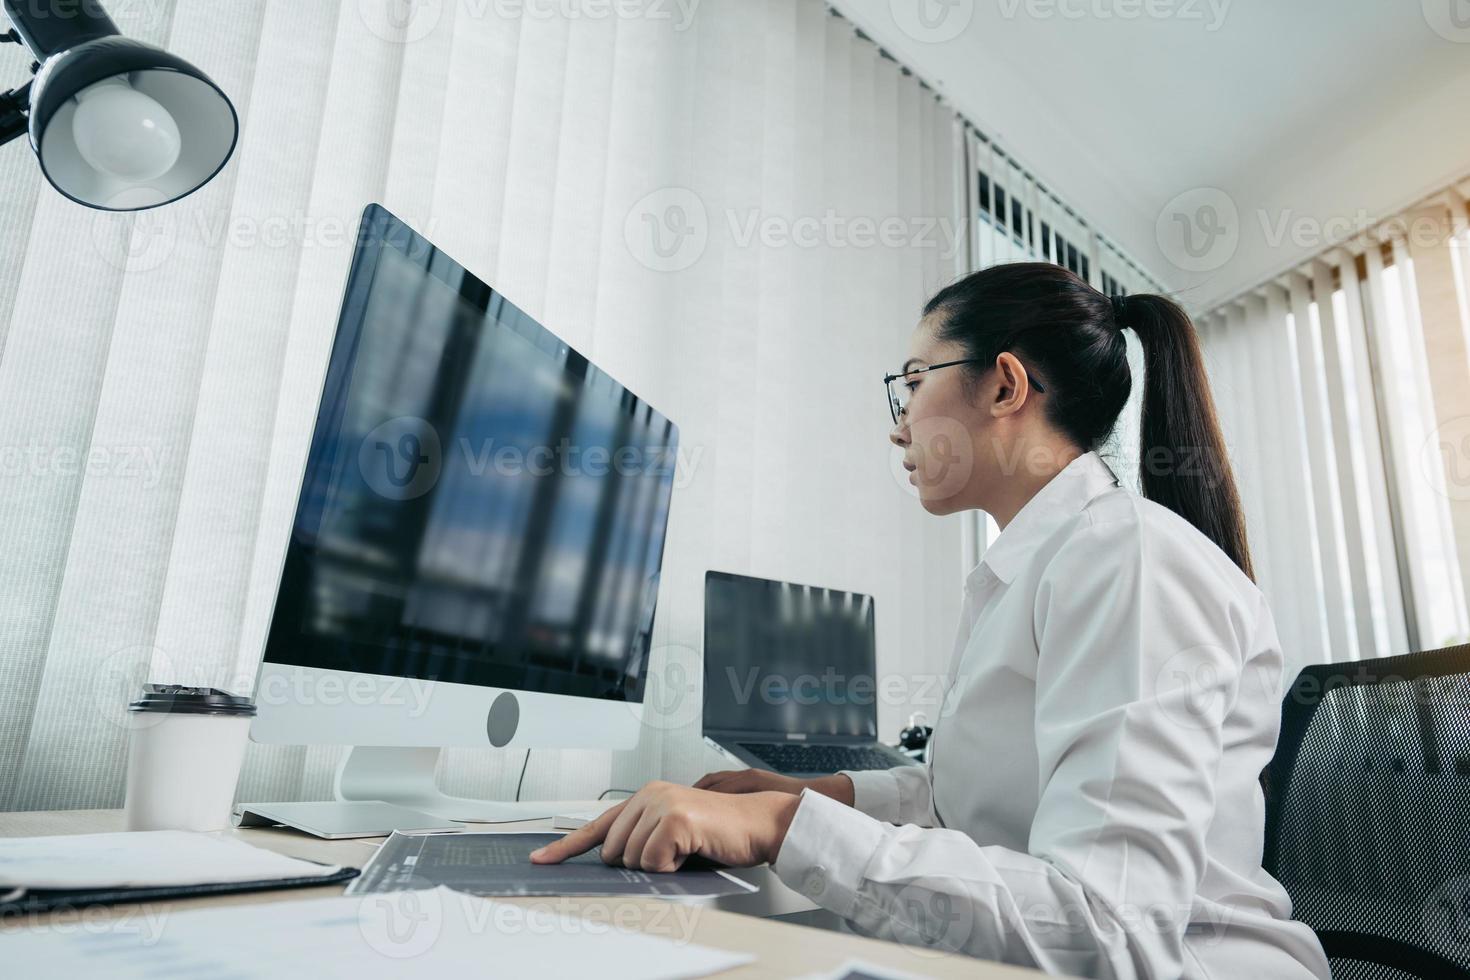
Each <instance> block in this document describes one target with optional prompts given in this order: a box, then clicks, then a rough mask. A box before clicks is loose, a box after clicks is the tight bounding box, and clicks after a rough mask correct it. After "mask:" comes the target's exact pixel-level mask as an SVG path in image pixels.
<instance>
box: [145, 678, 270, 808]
mask: <svg viewBox="0 0 1470 980" xmlns="http://www.w3.org/2000/svg"><path fill="white" fill-rule="evenodd" d="M254 715H255V704H254V702H253V701H251V700H250V699H249V698H245V697H239V696H237V695H233V694H227V693H225V692H224V691H216V690H214V689H213V688H204V687H179V686H177V685H161V684H147V685H145V686H144V688H143V697H142V698H140V699H138V700H137V701H134V702H133V703H132V704H130V705H129V706H128V721H129V725H128V727H129V732H128V789H127V802H126V803H125V804H124V825H125V826H126V828H127V829H128V830H199V831H209V830H224V829H226V828H228V827H229V826H230V809H231V805H232V804H233V803H234V800H235V784H236V783H237V782H238V781H239V779H240V766H241V763H243V762H244V761H245V746H246V744H247V743H248V742H249V740H250V719H251V718H252V717H254Z"/></svg>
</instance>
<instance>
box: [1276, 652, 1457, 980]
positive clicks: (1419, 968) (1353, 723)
mask: <svg viewBox="0 0 1470 980" xmlns="http://www.w3.org/2000/svg"><path fill="white" fill-rule="evenodd" d="M1265 783H1266V850H1265V856H1264V864H1265V867H1266V870H1267V871H1269V872H1270V873H1271V874H1272V875H1274V876H1275V877H1276V879H1277V880H1278V881H1280V882H1281V883H1282V885H1283V886H1285V888H1286V890H1287V892H1288V893H1290V895H1291V898H1292V903H1293V910H1294V915H1295V917H1296V918H1298V919H1300V920H1301V921H1303V922H1305V923H1307V924H1308V925H1310V926H1311V927H1312V928H1313V929H1315V930H1316V931H1317V934H1318V935H1319V936H1320V937H1321V938H1322V944H1323V946H1324V947H1325V948H1326V950H1327V955H1328V957H1329V959H1331V960H1332V965H1333V973H1334V976H1337V977H1350V978H1362V980H1404V978H1406V977H1424V978H1436V980H1438V978H1441V977H1470V645H1467V646H1459V647H1450V648H1447V649H1444V650H1432V651H1429V652H1426V653H1415V654H1408V655H1406V656H1401V657H1385V658H1382V659H1378V660H1365V661H1358V662H1355V663H1341V664H1321V665H1316V666H1312V667H1308V668H1307V669H1305V670H1303V671H1302V673H1301V675H1300V676H1298V677H1297V679H1296V681H1295V683H1294V684H1293V685H1292V689H1291V692H1290V694H1288V696H1287V698H1286V701H1285V704H1284V705H1283V707H1282V726H1281V739H1280V742H1279V744H1278V745H1277V749H1276V755H1275V758H1273V759H1272V761H1271V766H1270V767H1269V768H1268V769H1267V771H1266V773H1265Z"/></svg>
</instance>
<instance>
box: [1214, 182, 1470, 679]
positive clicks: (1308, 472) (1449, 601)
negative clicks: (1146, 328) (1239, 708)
mask: <svg viewBox="0 0 1470 980" xmlns="http://www.w3.org/2000/svg"><path fill="white" fill-rule="evenodd" d="M1465 189H1466V188H1465V186H1464V185H1460V186H1458V187H1451V188H1447V189H1445V190H1444V191H1442V192H1440V193H1437V194H1435V195H1433V196H1431V197H1429V198H1428V199H1426V200H1424V201H1422V202H1420V203H1419V204H1417V205H1415V206H1414V207H1412V208H1410V209H1408V210H1407V211H1405V212H1403V213H1402V214H1399V215H1395V216H1393V217H1392V218H1390V219H1388V220H1385V221H1384V222H1382V223H1381V224H1379V225H1378V226H1376V227H1374V228H1372V229H1370V230H1368V231H1365V232H1363V233H1362V234H1360V235H1358V236H1357V237H1356V238H1355V239H1353V240H1351V241H1348V242H1344V243H1342V244H1341V245H1340V246H1338V247H1334V248H1332V249H1329V250H1328V251H1326V252H1324V253H1323V254H1321V255H1318V256H1315V257H1314V258H1313V259H1311V260H1310V261H1308V262H1306V263H1304V264H1303V265H1301V266H1299V267H1298V268H1295V269H1292V270H1290V271H1288V272H1287V273H1286V274H1285V275H1283V276H1281V277H1279V278H1277V279H1273V280H1272V281H1270V282H1267V283H1265V284H1263V285H1261V286H1260V287H1258V288H1256V289H1253V290H1250V291H1248V292H1246V293H1245V294H1243V295H1241V296H1239V297H1236V298H1235V299H1233V300H1232V301H1230V302H1228V303H1226V304H1224V305H1222V306H1220V307H1219V308H1217V309H1215V310H1213V311H1211V312H1210V313H1209V314H1207V315H1206V316H1204V317H1202V318H1200V321H1199V322H1200V327H1201V333H1202V336H1203V341H1204V344H1205V349H1206V355H1207V360H1208V362H1209V368H1210V371H1211V375H1212V379H1213V383H1214V385H1215V387H1216V390H1217V395H1218V396H1219V401H1220V403H1221V410H1222V413H1223V415H1224V419H1223V421H1224V424H1225V427H1226V435H1227V441H1228V442H1229V445H1230V451H1231V455H1232V458H1233V459H1234V461H1235V464H1236V468H1237V472H1238V473H1239V475H1240V479H1241V483H1242V493H1243V494H1244V496H1245V503H1246V511H1247V524H1248V527H1249V532H1250V537H1251V542H1252V547H1253V550H1254V552H1255V554H1256V557H1257V569H1258V573H1259V578H1260V580H1261V585H1262V587H1263V588H1264V589H1265V591H1266V593H1267V595H1268V597H1269V598H1270V599H1271V605H1272V608H1273V609H1274V610H1275V613H1276V618H1277V622H1278V626H1279V628H1280V631H1281V635H1282V641H1283V644H1284V646H1285V648H1286V651H1287V654H1288V657H1289V658H1290V660H1291V662H1292V663H1294V664H1296V665H1298V666H1300V665H1302V664H1305V663H1316V662H1325V661H1334V660H1353V659H1359V658H1368V657H1380V656H1388V655H1392V654H1398V653H1404V652H1406V651H1409V650H1417V649H1430V648H1434V647H1440V646H1446V645H1450V644H1454V643H1461V642H1465V640H1466V639H1467V638H1470V624H1467V617H1466V593H1465V586H1466V577H1465V569H1466V568H1467V567H1470V385H1467V383H1466V380H1467V378H1470V345H1467V331H1470V314H1467V310H1470V304H1467V295H1470V278H1467V268H1466V255H1467V251H1466V248H1467V246H1470V237H1467V230H1466V226H1467V211H1466V200H1465V196H1464V194H1463V191H1464V190H1465Z"/></svg>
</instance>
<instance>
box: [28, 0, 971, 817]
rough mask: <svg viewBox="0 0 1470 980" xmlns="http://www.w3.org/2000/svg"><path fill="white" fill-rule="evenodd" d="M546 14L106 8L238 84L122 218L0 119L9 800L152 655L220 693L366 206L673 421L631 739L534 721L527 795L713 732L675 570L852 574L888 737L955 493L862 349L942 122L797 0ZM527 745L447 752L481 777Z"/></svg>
mask: <svg viewBox="0 0 1470 980" xmlns="http://www.w3.org/2000/svg"><path fill="white" fill-rule="evenodd" d="M502 7H504V8H505V9H504V10H502ZM541 9H544V7H539V6H537V5H529V4H528V5H525V7H524V10H520V11H516V10H514V9H512V8H510V7H506V6H505V5H497V4H462V3H441V4H420V5H417V6H409V5H406V4H404V3H402V2H401V0H383V2H382V3H376V2H368V0H313V2H312V3H308V4H302V3H294V2H289V0H241V2H237V3H231V4H228V5H224V6H221V5H218V4H204V3H178V2H159V3H152V4H133V5H122V6H119V7H118V8H117V9H116V11H115V13H117V15H118V20H119V24H120V27H121V28H122V30H123V31H124V32H125V33H127V34H129V35H131V36H134V37H138V38H141V39H143V40H146V41H150V42H152V43H155V44H160V45H162V46H165V47H167V48H169V49H170V50H172V51H175V52H177V53H178V54H180V55H182V56H183V57H185V58H188V59H189V60H191V61H193V62H195V63H197V64H199V65H201V66H202V67H204V68H205V69H206V70H207V71H208V72H210V74H211V75H213V76H214V78H215V79H216V80H217V81H218V82H219V83H220V84H221V86H222V87H223V88H224V89H225V90H226V91H227V92H229V93H230V94H231V96H232V97H233V99H234V100H235V102H236V105H237V108H238V109H239V110H240V113H241V117H242V127H243V128H242V141H241V144H240V147H239V150H238V153H237V156H236V157H235V159H234V160H233V161H232V162H231V164H230V165H229V166H228V167H227V168H226V170H225V171H224V172H223V173H222V174H221V175H220V176H219V177H218V178H217V179H216V180H215V181H214V182H213V183H211V184H210V185H209V186H208V187H206V188H205V189H204V190H203V191H202V192H200V193H199V194H196V195H195V196H193V197H191V198H188V199H186V200H185V201H184V202H181V203H179V204H177V205H174V206H172V207H169V208H166V209H161V210H159V211H156V212H145V213H141V214H138V215H119V214H102V213H95V212H90V211H85V210H82V209H80V208H78V207H76V206H74V205H72V204H70V203H69V202H67V201H65V200H63V199H62V198H60V197H59V196H58V195H56V194H55V193H54V192H53V191H52V190H51V189H50V188H49V187H48V186H47V185H45V184H44V183H43V181H42V180H41V178H40V175H39V173H38V169H37V167H36V166H35V162H34V159H33V158H31V157H30V155H29V154H28V153H26V152H24V151H23V150H22V149H21V147H20V144H16V145H13V146H12V147H9V148H7V149H6V151H5V152H4V153H3V154H0V186H4V187H5V189H6V191H5V194H4V195H3V196H0V269H3V270H4V271H3V273H0V313H3V315H0V324H3V328H0V329H3V331H4V332H3V333H0V447H3V451H4V453H5V458H4V460H3V463H4V467H3V470H0V536H3V545H0V595H3V596H4V600H3V603H0V809H49V808H65V807H86V806H117V805H119V804H120V803H121V801H122V793H123V772H124V768H125V745H126V735H125V729H124V727H123V722H124V712H123V707H124V705H125V704H126V701H127V700H128V698H129V696H131V695H132V694H134V693H135V692H136V689H137V687H138V685H139V684H140V683H141V682H142V681H143V680H145V679H147V680H155V681H163V682H185V683H196V684H212V685H215V686H224V687H230V688H233V689H241V688H245V689H248V688H249V685H250V684H251V682H252V680H253V676H254V671H255V666H256V664H257V663H258V661H259V657H260V652H261V649H262V644H263V638H264V634H265V629H266V626H267V624H268V622H269V617H270V611H271V607H272V603H273V600H274V590H275V584H276V576H277V574H278V572H279V568H280V562H281V557H282V554H283V550H284V546H285V541H286V536H287V533H288V527H289V524H290V521H291V517H292V514H293V512H294V507H295V491H296V484H297V480H298V479H299V476H300V472H301V468H302V466H303V463H304V458H305V453H306V450H307V442H308V438H309V435H310V431H311V428H312V425H313V422H314V418H315V411H316V401H317V397H318V393H319V385H320V382H321V377H322V372H323V370H324V366H325V363H326V359H327V356H328V353H329V350H330V345H331V342H332V336H333V330H334V327H335V323H336V314H337V308H338V304H339V302H340V298H341V294H342V288H343V284H344V282H345V277H346V273H347V269H348V265H349V263H350V260H351V253H352V245H351V242H352V236H353V233H354V231H355V227H356V222H357V218H358V215H359V214H360V213H361V211H362V209H363V207H364V206H365V205H366V204H367V203H369V202H372V201H380V202H382V203H384V204H385V205H386V206H387V207H388V208H389V209H390V210H392V211H394V212H395V213H396V214H398V215H399V216H401V217H403V218H404V219H405V220H407V221H408V222H409V223H410V224H412V225H414V226H415V227H417V228H418V229H420V230H421V231H423V232H424V233H425V234H426V235H427V236H428V237H429V238H430V239H431V240H433V241H435V242H436V243H437V244H438V245H440V246H441V247H442V248H443V249H444V250H445V251H447V252H448V253H449V254H450V255H453V256H454V257H455V258H456V259H458V260H459V261H460V262H462V263H463V264H465V265H466V266H467V267H468V268H470V269H471V270H473V271H474V272H476V273H477V274H478V275H480V276H481V277H482V278H484V279H486V280H487V281H488V282H490V283H491V284H493V285H494V286H496V287H497V288H499V289H500V290H502V291H503V292H504V293H505V294H506V295H507V296H508V297H509V298H510V299H512V300H513V301H514V302H516V303H517V304H519V305H520V306H522V307H523V308H524V309H526V310H527V311H528V312H530V313H531V314H532V315H534V316H536V317H538V318H539V319H541V320H542V321H543V322H545V323H546V324H547V325H548V326H549V327H550V328H551V329H552V330H554V331H555V332H557V333H559V334H560V335H561V336H562V337H564V338H565V339H566V340H567V341H568V342H570V343H571V344H572V345H573V346H575V347H577V348H578V349H580V350H581V351H582V352H583V353H585V354H587V355H588V356H589V357H591V358H592V359H594V360H595V361H596V362H597V363H598V364H599V365H601V366H602V367H604V368H605V369H606V370H607V371H608V372H609V373H611V374H612V375H613V376H614V377H617V378H618V379H619V380H620V381H622V382H624V383H626V384H627V385H628V386H629V387H630V388H632V389H633V390H634V391H636V392H638V393H639V394H640V395H642V396H644V397H645V398H647V399H648V400H649V401H650V402H651V403H652V404H654V405H656V406H657V407H658V408H659V409H660V410H661V411H663V412H664V413H665V414H667V415H668V416H670V417H671V418H672V419H674V420H675V422H677V423H678V424H679V425H680V427H681V429H682V432H683V443H684V447H685V453H684V455H685V461H684V462H685V464H686V469H685V471H684V474H683V478H682V479H681V480H680V482H679V486H678V487H677V489H676V490H675V497H674V504H673V512H672V517H671V524H670V530H669V539H668V547H667V552H666V557H665V566H664V574H663V578H662V588H661V594H660V600H659V601H660V605H659V615H658V622H657V625H656V627H655V637H654V646H655V652H654V657H653V662H652V666H651V669H652V672H653V674H654V679H655V682H654V684H653V690H654V691H655V693H656V694H657V696H656V698H655V703H654V704H653V706H652V709H651V711H650V717H649V721H648V724H647V726H646V728H645V730H644V733H643V739H642V742H641V744H640V747H639V749H638V750H637V751H636V752H629V753H617V754H609V753H604V752H596V751H591V750H588V751H568V752H553V751H546V752H535V753H533V755H532V757H531V759H530V766H529V771H528V774H527V778H526V784H525V793H526V795H527V797H528V798H563V799H565V798H586V797H588V796H589V795H590V796H595V795H597V794H598V793H599V792H601V791H603V790H604V789H607V788H609V787H634V786H637V785H638V784H639V782H640V781H642V780H644V779H647V778H652V777H654V776H658V775H664V776H668V777H670V778H693V777H694V776H696V775H698V774H699V773H700V772H702V771H704V770H705V769H706V768H708V767H709V766H710V765H712V764H714V763H716V762H717V760H715V759H712V758H710V757H708V756H707V755H706V754H705V751H704V749H703V747H702V744H701V741H700V739H699V737H698V736H699V732H698V699H699V689H700V688H699V673H698V670H699V663H700V656H699V649H700V644H701V634H702V583H703V575H704V572H705V570H706V569H710V568H718V569H725V570H730V571H737V572H746V573H750V574H755V575H761V576H766V577H771V578H780V579H785V580H791V581H796V582H803V583H811V584H820V585H828V586H832V587H835V588H841V589H850V590H855V591H860V592H865V593H869V594H872V595H873V596H874V597H875V601H876V610H877V626H878V634H879V637H878V642H879V651H880V664H879V669H880V673H882V674H884V675H886V676H890V677H895V678H898V680H899V683H898V684H897V685H896V687H895V688H893V690H895V691H896V693H895V694H893V695H892V696H887V697H885V698H883V699H881V700H880V705H879V707H880V710H879V720H880V725H881V730H882V732H883V733H884V734H885V735H892V734H893V732H895V731H896V729H897V727H898V726H899V724H900V723H901V722H902V721H903V719H904V717H905V716H906V714H907V712H908V711H909V710H911V709H912V708H914V707H916V706H917V707H920V708H922V707H923V702H924V701H925V698H926V697H930V696H932V688H931V687H930V686H929V685H928V684H927V683H926V681H927V679H929V678H932V677H937V676H938V674H939V672H940V671H941V670H942V669H943V667H944V665H945V663H946V661H947V657H948V650H949V647H950V643H951V639H952V636H953V629H954V623H955V621H956V618H957V614H958V598H959V597H958V585H959V576H958V571H959V569H960V567H961V557H960V556H961V535H960V533H959V529H960V524H959V521H958V519H957V518H950V519H935V518H932V517H928V516H927V515H925V514H924V513H923V511H922V510H921V508H920V507H919V506H918V503H917V501H916V500H915V499H914V497H913V495H912V493H911V491H910V489H909V488H908V486H907V484H906V482H905V481H904V480H903V479H902V477H903V475H904V474H903V471H902V469H901V468H900V467H899V466H898V463H897V459H896V458H895V456H894V455H893V451H892V449H891V447H889V446H888V445H887V443H886V442H885V439H886V435H887V431H888V427H889V424H890V422H889V419H888V413H887V408H886V406H885V403H884V400H883V391H882V388H881V385H880V383H879V379H880V378H881V376H882V374H883V373H884V372H885V370H891V369H892V368H893V366H894V365H896V364H898V363H899V362H901V360H902V358H903V353H904V349H905V346H906V343H907V338H908V333H909V331H910V329H911V328H912V326H913V324H914V323H915V321H916V319H917V314H918V311H919V308H920V306H921V304H922V303H923V301H924V299H925V298H926V297H927V296H928V295H929V294H930V293H931V292H932V291H933V290H934V289H936V288H937V287H938V286H939V285H940V284H942V283H944V282H947V281H949V280H950V279H952V278H953V277H954V276H955V275H956V274H957V273H959V272H962V271H964V268H963V262H964V261H965V260H964V259H963V254H964V253H965V251H966V250H965V249H963V248H954V247H946V241H945V239H946V235H945V230H946V229H954V228H956V227H959V221H960V216H961V215H962V214H963V209H962V207H961V205H960V204H959V203H957V202H959V201H961V200H962V199H963V198H964V190H963V188H964V186H965V184H966V183H968V182H969V181H970V180H971V177H970V175H968V174H966V173H964V172H962V164H961V163H960V161H961V160H962V159H963V156H964V153H963V149H962V148H961V147H960V145H959V140H960V137H959V136H958V134H959V132H960V129H959V127H958V126H957V124H956V120H955V117H954V116H953V114H952V113H951V112H950V111H949V110H948V109H947V108H946V107H945V106H943V105H942V104H941V103H939V102H938V101H937V100H936V99H935V97H934V95H933V93H932V92H930V91H929V90H927V89H926V88H924V87H923V86H922V85H920V84H919V83H918V82H917V81H916V80H915V79H914V78H912V77H911V76H909V75H908V74H907V73H905V72H904V71H903V70H902V69H901V68H900V67H899V66H898V65H897V64H896V63H894V62H893V61H892V60H891V59H888V58H886V57H884V56H883V55H882V54H881V53H880V52H879V51H878V50H877V49H876V48H875V47H874V46H873V45H872V44H870V43H869V42H867V41H866V40H864V39H862V38H860V37H857V36H855V34H854V32H853V30H852V29H851V27H850V26H849V25H848V24H847V23H846V22H845V21H842V20H840V19H838V18H835V17H833V16H831V15H830V14H829V13H828V11H827V10H826V8H825V7H824V5H823V4H822V3H821V2H820V0H796V2H792V0H706V2H704V3H702V4H699V5H698V6H697V8H695V12H694V14H693V17H692V19H691V20H690V21H688V22H687V23H686V22H684V21H683V20H682V19H681V17H682V15H681V13H680V10H681V6H680V5H671V4H662V3H660V4H652V3H650V4H646V5H642V6H641V7H640V6H639V5H634V9H632V10H630V9H629V5H627V4H612V5H604V6H600V7H598V8H597V9H599V10H602V11H604V13H605V14H606V15H605V16H582V17H577V18H569V17H563V16H541V15H538V14H537V13H536V12H535V11H537V10H541ZM592 9H593V8H590V7H589V8H588V10H589V11H590V10H592ZM510 14H516V16H510ZM829 219H830V220H829ZM885 222H886V223H887V224H886V227H887V228H888V229H889V231H890V232H892V233H891V234H883V233H882V231H881V228H882V227H885V224H884V223H885ZM874 226H878V228H879V229H880V230H879V233H878V234H877V235H876V236H875V235H874V234H873V232H872V229H873V228H874ZM655 235H657V236H658V237H657V238H655V237H654V236H655ZM929 712H930V715H931V717H932V716H933V713H934V709H933V708H932V707H930V709H929ZM340 754H341V749H340V748H339V747H334V746H262V745H253V746H252V747H251V749H250V752H249V754H248V756H247V760H246V768H245V774H244V778H243V780H242V784H241V789H240V798H241V799H243V800H267V799H274V800H291V799H312V798H325V797H327V796H328V795H330V786H331V776H332V772H333V769H334V767H335V765H336V762H337V759H338V758H339V756H340ZM522 761H523V758H522V756H521V755H520V754H519V753H504V752H494V751H490V750H483V751H482V750H470V749H461V750H453V751H450V752H448V753H446V756H445V762H444V765H443V768H442V771H441V773H440V781H441V784H442V785H443V786H444V787H445V789H446V790H448V791H450V792H456V793H460V794H464V795H487V796H494V797H501V798H504V797H506V796H508V795H509V794H510V793H511V792H512V791H513V790H514V787H515V777H516V775H517V774H518V773H519V772H520V767H521V763H522Z"/></svg>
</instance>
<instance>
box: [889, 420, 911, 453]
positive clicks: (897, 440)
mask: <svg viewBox="0 0 1470 980" xmlns="http://www.w3.org/2000/svg"><path fill="white" fill-rule="evenodd" d="M888 441H889V442H891V443H893V444H894V445H895V446H898V447H899V448H900V449H901V448H903V447H905V446H907V445H908V444H909V424H908V422H907V421H905V420H904V419H902V418H900V419H899V420H898V422H897V423H895V424H894V426H893V428H892V429H890V430H888Z"/></svg>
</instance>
